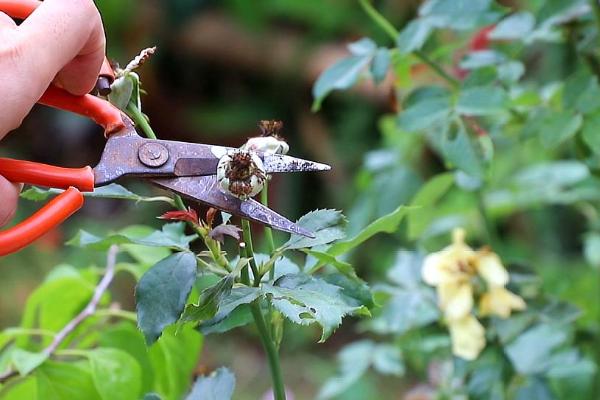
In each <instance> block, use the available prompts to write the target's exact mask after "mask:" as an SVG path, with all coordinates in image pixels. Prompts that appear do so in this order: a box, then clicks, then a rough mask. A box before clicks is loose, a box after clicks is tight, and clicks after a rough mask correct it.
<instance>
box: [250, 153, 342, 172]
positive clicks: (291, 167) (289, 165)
mask: <svg viewBox="0 0 600 400" xmlns="http://www.w3.org/2000/svg"><path fill="white" fill-rule="evenodd" d="M261 158H262V160H263V164H264V165H265V170H266V172H267V173H268V174H273V173H277V172H308V171H329V170H330V169H331V167H330V166H329V165H327V164H321V163H318V162H314V161H309V160H303V159H302V158H296V157H290V156H285V155H282V154H262V155H261Z"/></svg>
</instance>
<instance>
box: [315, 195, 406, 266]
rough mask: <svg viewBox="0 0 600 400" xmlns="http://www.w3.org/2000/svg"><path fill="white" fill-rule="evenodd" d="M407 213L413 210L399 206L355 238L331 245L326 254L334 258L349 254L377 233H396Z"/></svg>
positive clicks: (372, 223)
mask: <svg viewBox="0 0 600 400" xmlns="http://www.w3.org/2000/svg"><path fill="white" fill-rule="evenodd" d="M409 211H411V212H412V211H413V209H412V208H409V207H406V206H399V207H398V208H396V209H395V210H394V211H392V212H391V213H389V214H387V215H384V216H383V217H381V218H378V219H376V220H375V221H373V222H371V223H370V224H369V225H368V226H366V227H365V228H364V229H363V230H362V231H360V232H359V233H358V234H356V236H354V237H352V238H351V239H349V240H345V241H342V242H337V243H335V244H333V245H332V246H331V247H330V248H329V249H328V250H327V253H329V254H331V255H332V256H334V257H335V256H339V255H342V254H345V253H347V252H349V251H350V250H352V249H354V248H355V247H357V246H359V245H360V244H362V243H363V242H365V241H367V240H368V239H370V238H371V237H373V236H374V235H376V234H378V233H381V232H385V233H394V232H396V230H398V226H399V225H400V222H401V221H402V219H403V218H404V216H405V215H407V214H408V212H409Z"/></svg>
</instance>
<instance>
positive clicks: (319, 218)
mask: <svg viewBox="0 0 600 400" xmlns="http://www.w3.org/2000/svg"><path fill="white" fill-rule="evenodd" d="M296 223H297V224H298V225H299V226H301V227H302V228H304V229H306V230H308V231H310V232H312V233H313V234H314V235H315V238H312V239H311V238H307V237H304V236H300V235H292V236H291V237H290V240H288V241H287V242H286V243H285V244H284V245H283V246H282V248H285V249H302V248H307V247H314V246H320V245H323V244H328V243H331V242H333V241H335V240H338V239H342V238H343V237H344V236H345V233H344V226H345V225H346V218H345V217H344V215H343V214H342V212H341V211H337V210H316V211H311V212H309V213H308V214H306V215H304V216H302V217H301V218H300V219H299V220H298V221H296Z"/></svg>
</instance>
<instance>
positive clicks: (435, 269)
mask: <svg viewBox="0 0 600 400" xmlns="http://www.w3.org/2000/svg"><path fill="white" fill-rule="evenodd" d="M443 274H444V257H443V255H442V254H441V252H437V253H431V254H428V255H427V256H426V257H425V259H424V260H423V269H422V270H421V276H422V277H423V281H425V283H426V284H428V285H431V286H437V285H439V284H440V283H441V282H442V281H443V276H442V275H443Z"/></svg>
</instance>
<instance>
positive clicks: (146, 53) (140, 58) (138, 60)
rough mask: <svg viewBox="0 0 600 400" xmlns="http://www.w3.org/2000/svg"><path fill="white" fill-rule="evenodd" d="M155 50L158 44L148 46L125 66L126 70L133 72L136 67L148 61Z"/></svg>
mask: <svg viewBox="0 0 600 400" xmlns="http://www.w3.org/2000/svg"><path fill="white" fill-rule="evenodd" d="M155 51H156V46H154V47H148V48H146V49H143V50H142V51H140V54H138V55H137V56H136V57H135V58H134V59H133V60H131V61H130V62H129V64H127V66H126V67H125V72H131V71H133V70H134V69H136V68H139V67H141V66H142V65H143V64H144V63H145V62H146V61H148V59H149V58H150V57H151V56H152V55H153V54H154V52H155Z"/></svg>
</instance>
